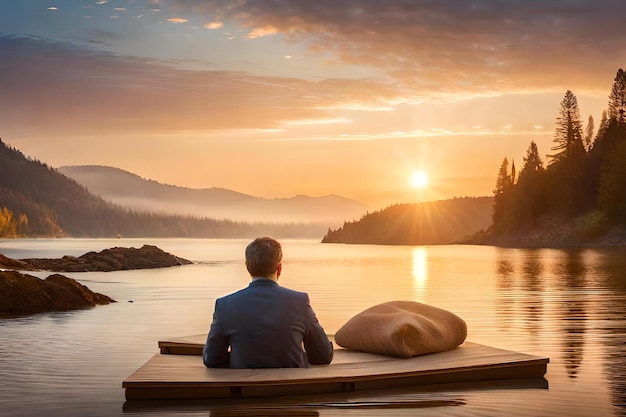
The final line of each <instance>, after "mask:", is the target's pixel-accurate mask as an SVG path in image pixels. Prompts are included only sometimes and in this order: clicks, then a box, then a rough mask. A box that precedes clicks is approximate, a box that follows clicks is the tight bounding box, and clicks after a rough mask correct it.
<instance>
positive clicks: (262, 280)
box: [250, 278, 278, 285]
mask: <svg viewBox="0 0 626 417" xmlns="http://www.w3.org/2000/svg"><path fill="white" fill-rule="evenodd" d="M250 285H278V282H276V281H274V280H273V279H269V278H252V282H250Z"/></svg>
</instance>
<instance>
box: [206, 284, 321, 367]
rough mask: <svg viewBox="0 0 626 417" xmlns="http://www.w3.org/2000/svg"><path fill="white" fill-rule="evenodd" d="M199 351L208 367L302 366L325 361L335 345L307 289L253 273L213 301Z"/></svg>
mask: <svg viewBox="0 0 626 417" xmlns="http://www.w3.org/2000/svg"><path fill="white" fill-rule="evenodd" d="M229 347H230V351H229ZM202 357H203V360H204V364H205V365H206V366H207V367H210V368H218V367H219V368H228V367H230V368H306V367H308V365H309V363H311V364H329V363H330V362H331V361H332V359H333V346H332V343H331V342H329V340H328V337H327V336H326V333H325V332H324V329H323V328H322V326H321V325H320V324H319V322H318V321H317V317H316V316H315V312H314V311H313V309H312V308H311V305H310V303H309V296H308V294H307V293H304V292H298V291H294V290H290V289H288V288H285V287H281V286H280V285H278V283H277V282H275V281H273V280H271V279H255V280H253V281H252V282H251V283H250V285H249V286H248V287H247V288H244V289H242V290H240V291H237V292H235V293H233V294H230V295H227V296H225V297H222V298H218V299H217V300H216V301H215V311H214V313H213V322H212V323H211V329H210V331H209V335H208V337H207V341H206V344H205V345H204V351H203V355H202Z"/></svg>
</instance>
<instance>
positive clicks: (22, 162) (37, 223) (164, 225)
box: [0, 140, 328, 238]
mask: <svg viewBox="0 0 626 417" xmlns="http://www.w3.org/2000/svg"><path fill="white" fill-rule="evenodd" d="M327 228H328V224H326V225H323V224H319V223H318V224H301V223H300V224H296V223H293V224H285V223H281V224H279V223H270V222H254V223H251V222H235V221H232V220H219V219H212V218H197V217H192V216H187V215H174V214H163V213H149V212H146V211H139V210H132V209H128V208H125V207H121V206H120V205H117V204H113V203H111V202H108V201H106V200H104V199H103V198H101V197H99V196H96V195H94V194H92V193H91V192H89V191H88V190H87V189H86V188H85V187H84V186H82V185H80V184H78V183H77V182H76V181H74V180H73V179H70V178H68V177H67V176H65V175H63V174H62V173H60V172H58V171H57V170H56V169H54V168H51V167H49V166H47V165H46V164H44V163H41V162H39V161H37V160H35V159H32V158H30V157H26V156H24V154H22V153H21V152H20V151H19V150H17V149H14V148H12V147H10V146H8V145H6V144H5V143H4V142H2V140H0V237H50V236H57V237H61V236H71V237H115V236H120V235H121V236H123V237H197V238H252V237H256V236H262V235H271V236H275V237H279V238H301V237H306V238H319V237H320V236H321V235H322V234H323V233H324V231H325V230H326V229H327Z"/></svg>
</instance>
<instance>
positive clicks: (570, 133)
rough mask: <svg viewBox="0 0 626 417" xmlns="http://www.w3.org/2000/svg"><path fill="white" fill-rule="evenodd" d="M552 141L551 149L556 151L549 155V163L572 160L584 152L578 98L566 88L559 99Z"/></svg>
mask: <svg viewBox="0 0 626 417" xmlns="http://www.w3.org/2000/svg"><path fill="white" fill-rule="evenodd" d="M554 143H555V145H554V147H553V148H552V150H553V151H556V153H555V154H553V155H551V158H552V161H551V163H555V162H559V161H566V160H572V158H576V157H577V156H579V155H581V154H584V151H585V147H584V145H583V128H582V122H581V121H580V109H579V107H578V99H576V96H575V95H574V93H572V92H571V91H570V90H567V92H566V93H565V97H563V100H562V101H561V109H560V111H559V116H558V117H557V119H556V131H555V133H554Z"/></svg>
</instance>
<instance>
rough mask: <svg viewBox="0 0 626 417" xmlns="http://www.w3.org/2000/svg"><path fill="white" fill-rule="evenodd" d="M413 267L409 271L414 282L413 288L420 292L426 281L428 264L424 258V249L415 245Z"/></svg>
mask: <svg viewBox="0 0 626 417" xmlns="http://www.w3.org/2000/svg"><path fill="white" fill-rule="evenodd" d="M412 255H413V267H412V268H411V273H412V275H413V281H414V282H415V289H416V290H417V291H419V292H421V291H422V290H423V289H424V287H425V286H426V281H428V264H427V258H426V249H425V248H423V247H416V248H414V249H413V254H412Z"/></svg>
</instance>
